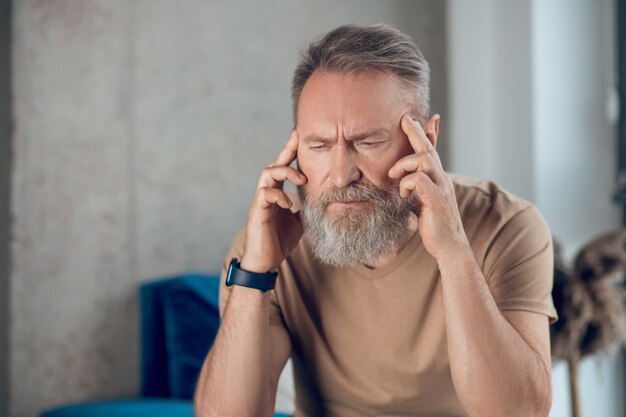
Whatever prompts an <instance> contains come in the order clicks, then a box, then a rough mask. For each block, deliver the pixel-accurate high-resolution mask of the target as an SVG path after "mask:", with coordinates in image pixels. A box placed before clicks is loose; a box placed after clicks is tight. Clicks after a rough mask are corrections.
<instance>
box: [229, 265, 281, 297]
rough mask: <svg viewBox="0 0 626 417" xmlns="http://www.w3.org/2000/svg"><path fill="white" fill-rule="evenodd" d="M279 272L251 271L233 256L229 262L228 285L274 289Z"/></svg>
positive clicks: (264, 289) (263, 289)
mask: <svg viewBox="0 0 626 417" xmlns="http://www.w3.org/2000/svg"><path fill="white" fill-rule="evenodd" d="M277 277H278V272H265V273H258V272H250V271H246V270H245V269H241V268H240V267H239V261H238V260H237V258H233V259H232V260H231V261H230V264H228V272H227V273H226V286H227V287H230V286H231V285H241V286H243V287H248V288H256V289H257V290H261V291H263V292H265V291H269V290H273V289H274V287H275V286H276V278H277Z"/></svg>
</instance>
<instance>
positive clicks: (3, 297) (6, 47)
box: [0, 0, 11, 417]
mask: <svg viewBox="0 0 626 417" xmlns="http://www.w3.org/2000/svg"><path fill="white" fill-rule="evenodd" d="M10 45H11V3H10V2H9V1H8V0H0V417H4V416H7V415H8V412H9V409H8V397H9V252H10V251H9V230H10V216H9V204H10V203H9V195H10V172H11V158H10V155H11V96H10V93H9V91H10V85H11V81H10V56H11V53H10V50H11V47H10Z"/></svg>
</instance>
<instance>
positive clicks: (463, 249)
mask: <svg viewBox="0 0 626 417" xmlns="http://www.w3.org/2000/svg"><path fill="white" fill-rule="evenodd" d="M435 260H436V261H437V265H438V266H439V269H440V270H442V269H448V268H450V267H455V265H462V264H467V263H468V262H474V263H475V262H476V256H475V255H474V250H473V249H472V247H471V246H470V244H469V243H468V242H461V241H460V242H456V243H454V244H450V245H449V246H447V247H446V249H445V250H443V251H441V252H440V253H439V254H438V255H437V257H436V258H435Z"/></svg>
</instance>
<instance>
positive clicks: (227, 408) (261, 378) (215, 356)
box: [194, 286, 273, 417]
mask: <svg viewBox="0 0 626 417" xmlns="http://www.w3.org/2000/svg"><path fill="white" fill-rule="evenodd" d="M268 357H269V293H268V292H266V293H263V292H261V291H258V290H256V289H250V288H245V287H240V286H233V287H232V291H231V294H230V298H229V301H228V304H227V305H226V308H225V309H224V314H223V319H222V322H221V324H220V328H219V331H218V333H217V335H216V338H215V342H214V343H213V346H212V348H211V350H210V352H209V354H208V355H207V358H206V359H205V362H204V364H203V366H202V370H201V372H200V376H199V378H198V383H197V386H196V392H195V395H194V408H195V412H196V416H198V417H209V416H211V417H212V416H219V417H226V416H237V417H239V416H255V417H256V416H262V415H264V414H265V415H268V416H269V415H271V414H272V411H273V403H272V402H271V401H270V400H271V399H270V396H271V394H270V383H269V379H270V377H269V361H268ZM259 410H266V412H265V413H260V412H259Z"/></svg>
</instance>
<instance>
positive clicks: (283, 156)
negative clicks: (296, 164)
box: [272, 129, 298, 166]
mask: <svg viewBox="0 0 626 417" xmlns="http://www.w3.org/2000/svg"><path fill="white" fill-rule="evenodd" d="M297 153H298V132H297V131H296V129H293V130H292V131H291V136H290V137H289V140H288V141H287V143H286V144H285V147H284V148H283V150H282V151H280V154H278V158H276V161H274V163H273V164H272V165H273V166H281V165H284V166H288V165H290V164H291V163H292V162H293V161H294V160H295V159H296V155H297Z"/></svg>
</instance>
